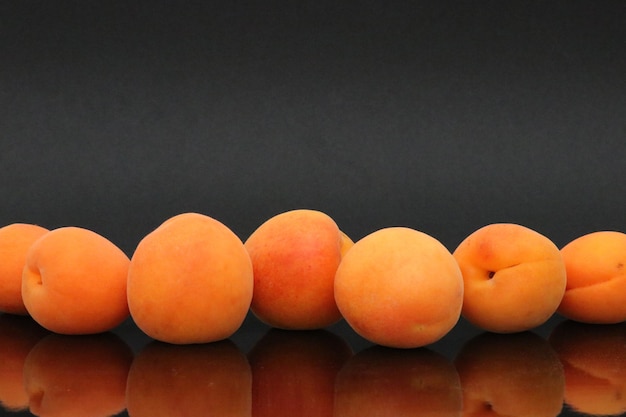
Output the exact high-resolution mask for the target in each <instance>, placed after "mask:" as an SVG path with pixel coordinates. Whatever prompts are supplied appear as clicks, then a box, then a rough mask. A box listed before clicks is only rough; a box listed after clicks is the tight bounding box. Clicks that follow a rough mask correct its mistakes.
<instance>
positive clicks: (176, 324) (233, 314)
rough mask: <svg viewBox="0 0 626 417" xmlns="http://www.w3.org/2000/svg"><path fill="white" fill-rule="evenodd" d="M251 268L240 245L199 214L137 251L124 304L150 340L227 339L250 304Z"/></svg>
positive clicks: (169, 223)
mask: <svg viewBox="0 0 626 417" xmlns="http://www.w3.org/2000/svg"><path fill="white" fill-rule="evenodd" d="M252 285H253V278H252V265H251V262H250V258H249V256H248V253H247V252H246V250H245V248H244V246H243V243H242V241H241V240H240V239H239V238H238V237H237V235H235V233H234V232H232V231H231V230H230V229H229V228H228V227H227V226H225V225H224V224H222V223H221V222H219V221H217V220H215V219H213V218H211V217H209V216H206V215H203V214H199V213H182V214H179V215H176V216H174V217H172V218H170V219H168V220H166V221H165V222H164V223H163V224H162V225H161V226H159V227H157V228H156V229H155V230H154V231H152V232H151V233H149V234H148V235H146V236H145V237H144V238H143V239H142V240H141V242H139V244H138V245H137V248H136V249H135V252H134V254H133V256H132V258H131V262H130V268H129V271H128V304H129V308H130V314H131V317H132V318H133V320H134V322H135V324H136V325H137V326H138V327H139V328H140V329H141V330H142V331H143V332H144V333H146V334H147V335H148V336H150V337H152V338H154V339H156V340H160V341H162V342H168V343H173V344H190V343H208V342H214V341H217V340H221V339H226V338H228V337H230V336H231V335H232V334H233V333H234V332H235V331H236V330H237V329H238V328H239V327H240V326H241V324H242V323H243V320H244V319H245V317H246V315H247V313H248V310H249V308H250V301H251V299H252Z"/></svg>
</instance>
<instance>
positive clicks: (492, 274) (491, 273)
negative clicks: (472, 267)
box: [487, 271, 496, 279]
mask: <svg viewBox="0 0 626 417" xmlns="http://www.w3.org/2000/svg"><path fill="white" fill-rule="evenodd" d="M494 275H496V271H489V272H488V273H487V277H488V278H489V279H491V278H493V277H494Z"/></svg>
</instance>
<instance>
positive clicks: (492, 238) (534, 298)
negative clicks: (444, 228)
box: [453, 223, 566, 333]
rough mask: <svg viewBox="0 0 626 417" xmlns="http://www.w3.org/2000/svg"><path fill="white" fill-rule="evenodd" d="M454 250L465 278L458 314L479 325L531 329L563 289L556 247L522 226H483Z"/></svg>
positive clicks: (500, 330)
mask: <svg viewBox="0 0 626 417" xmlns="http://www.w3.org/2000/svg"><path fill="white" fill-rule="evenodd" d="M453 255H454V257H455V259H456V260H457V262H458V264H459V267H460V268H461V271H462V273H463V280H464V283H465V296H464V299H463V311H462V315H463V317H465V318H466V319H467V320H468V321H469V322H471V323H473V324H474V325H476V326H478V327H480V328H482V329H484V330H488V331H491V332H496V333H513V332H520V331H525V330H530V329H533V328H535V327H537V326H539V325H541V324H543V323H544V322H546V321H547V320H548V319H549V318H550V317H551V316H552V315H553V314H554V313H555V312H556V309H557V307H558V306H559V303H560V302H561V298H562V297H563V293H564V292H565V284H566V276H565V265H564V263H563V259H562V257H561V253H560V252H559V249H558V248H557V246H556V245H555V244H554V243H553V242H552V241H551V240H550V239H548V238H547V237H546V236H544V235H542V234H540V233H538V232H536V231H534V230H532V229H529V228H527V227H525V226H521V225H518V224H513V223H494V224H490V225H487V226H484V227H482V228H480V229H478V230H476V231H475V232H473V233H472V234H470V235H469V236H468V237H466V238H465V239H464V240H463V241H462V242H461V243H460V244H459V245H458V247H457V248H456V250H455V251H454V253H453Z"/></svg>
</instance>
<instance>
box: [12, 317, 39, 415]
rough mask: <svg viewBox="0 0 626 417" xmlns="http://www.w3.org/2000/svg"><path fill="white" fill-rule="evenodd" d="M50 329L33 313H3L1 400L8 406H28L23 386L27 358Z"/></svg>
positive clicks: (19, 407)
mask: <svg viewBox="0 0 626 417" xmlns="http://www.w3.org/2000/svg"><path fill="white" fill-rule="evenodd" d="M48 334H50V332H49V331H48V330H46V329H44V328H43V327H41V326H40V325H39V324H37V322H35V321H34V320H33V319H32V317H28V316H21V315H12V314H2V315H0V352H2V354H1V358H2V359H1V360H0V404H2V407H4V408H5V409H7V410H10V411H19V410H26V409H28V395H27V394H26V390H25V389H24V382H23V371H24V362H25V361H26V357H27V356H28V353H29V352H30V350H31V349H32V348H33V347H34V346H35V345H36V344H37V343H38V342H39V341H40V340H41V339H43V338H44V337H45V336H47V335H48Z"/></svg>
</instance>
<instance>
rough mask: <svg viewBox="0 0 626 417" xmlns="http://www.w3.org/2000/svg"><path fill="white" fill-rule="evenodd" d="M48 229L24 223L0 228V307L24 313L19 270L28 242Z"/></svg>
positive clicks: (11, 311)
mask: <svg viewBox="0 0 626 417" xmlns="http://www.w3.org/2000/svg"><path fill="white" fill-rule="evenodd" d="M47 232H48V229H46V228H44V227H41V226H37V225H34V224H28V223H13V224H9V225H7V226H4V227H1V228H0V311H3V312H5V313H11V314H21V315H26V314H28V312H27V311H26V307H25V306H24V302H23V301H22V271H23V270H24V265H25V264H26V254H27V253H28V249H29V248H30V246H31V245H32V244H33V243H34V242H35V241H36V240H37V239H39V238H40V237H41V236H43V235H44V234H46V233H47Z"/></svg>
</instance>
